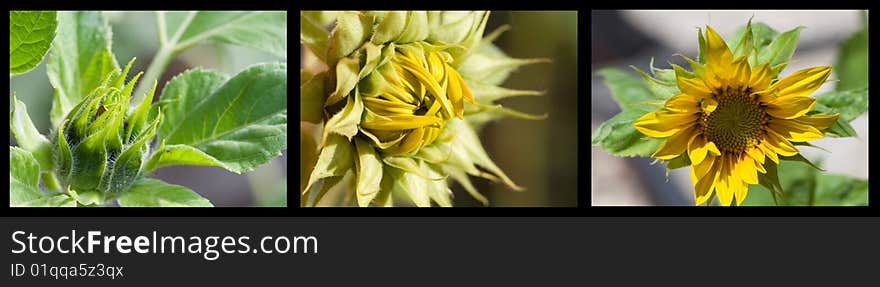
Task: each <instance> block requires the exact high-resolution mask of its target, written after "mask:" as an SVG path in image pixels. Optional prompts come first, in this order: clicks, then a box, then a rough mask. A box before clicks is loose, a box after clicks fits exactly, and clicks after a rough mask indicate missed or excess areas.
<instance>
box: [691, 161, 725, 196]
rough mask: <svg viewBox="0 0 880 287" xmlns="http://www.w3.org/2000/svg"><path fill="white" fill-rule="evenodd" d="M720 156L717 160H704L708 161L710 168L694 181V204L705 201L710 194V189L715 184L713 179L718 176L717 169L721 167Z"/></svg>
mask: <svg viewBox="0 0 880 287" xmlns="http://www.w3.org/2000/svg"><path fill="white" fill-rule="evenodd" d="M720 161H721V160H720V158H718V159H717V160H711V161H710V160H708V159H707V160H706V161H704V162H710V164H709V165H710V166H711V167H710V168H709V170H708V172H707V173H705V174H704V175H703V176H701V177H700V178H699V181H697V182H696V184H695V187H694V202H695V204H696V205H700V204H703V203H705V202H706V200H708V199H709V196H711V195H712V190H713V189H714V188H715V187H716V186H717V183H716V181H715V179H717V178H718V173H719V172H718V171H719V168H720V167H721V163H720Z"/></svg>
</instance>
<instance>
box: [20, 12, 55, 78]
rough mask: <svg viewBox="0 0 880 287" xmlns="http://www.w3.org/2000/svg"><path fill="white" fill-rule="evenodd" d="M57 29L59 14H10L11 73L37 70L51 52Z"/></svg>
mask: <svg viewBox="0 0 880 287" xmlns="http://www.w3.org/2000/svg"><path fill="white" fill-rule="evenodd" d="M57 26H58V21H57V18H56V12H55V11H9V74H11V75H16V74H23V73H26V72H28V71H30V70H32V69H33V68H35V67H37V65H39V64H40V62H42V61H43V57H44V56H46V53H47V52H49V47H50V46H51V45H52V39H54V38H55V28H56V27H57Z"/></svg>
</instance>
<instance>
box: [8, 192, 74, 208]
mask: <svg viewBox="0 0 880 287" xmlns="http://www.w3.org/2000/svg"><path fill="white" fill-rule="evenodd" d="M16 206H17V207H76V200H74V199H73V198H71V197H70V196H68V195H66V194H59V195H55V196H46V197H40V198H37V199H34V200H31V201H26V202H22V203H21V204H18V205H16Z"/></svg>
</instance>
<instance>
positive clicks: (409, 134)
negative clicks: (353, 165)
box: [361, 46, 476, 155]
mask: <svg viewBox="0 0 880 287" xmlns="http://www.w3.org/2000/svg"><path fill="white" fill-rule="evenodd" d="M449 60H450V58H449V56H448V54H446V53H444V52H442V51H424V50H422V49H417V48H410V47H406V46H401V47H398V48H396V49H395V52H394V55H393V56H392V58H391V60H390V61H389V62H388V63H387V64H386V65H383V66H382V67H380V68H379V69H378V70H377V71H376V72H374V74H373V75H375V76H373V77H371V78H370V79H373V80H375V81H377V82H378V86H379V87H378V89H375V90H374V91H373V92H371V93H364V94H362V95H363V96H364V97H363V101H364V106H365V114H364V115H363V120H362V121H361V132H363V133H364V135H365V136H367V137H369V138H370V139H372V140H373V143H374V145H375V146H376V147H378V148H379V149H381V150H382V151H383V152H384V153H385V154H387V155H403V154H412V153H415V152H416V151H418V150H419V149H420V148H421V147H423V146H426V145H430V144H431V143H433V142H434V140H436V139H437V137H438V136H439V135H440V133H441V131H442V130H443V127H444V126H445V123H446V121H448V120H450V119H452V118H453V117H458V118H459V119H463V118H464V101H465V100H467V101H469V102H470V103H472V104H476V102H475V101H474V97H473V95H471V92H470V90H468V88H467V85H466V84H465V83H464V81H463V80H462V78H461V76H460V75H459V74H458V72H456V71H455V69H453V68H452V66H450V65H449V63H448V62H449Z"/></svg>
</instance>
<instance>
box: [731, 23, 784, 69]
mask: <svg viewBox="0 0 880 287" xmlns="http://www.w3.org/2000/svg"><path fill="white" fill-rule="evenodd" d="M749 29H750V30H751V32H752V33H751V39H750V40H749V41H748V42H746V45H749V46H750V47H749V49H747V50H748V51H746V50H742V51H741V53H746V52H748V53H749V65H750V66H752V67H757V66H758V63H757V62H758V58H757V55H758V53H756V52H755V51H762V50H764V49H765V48H767V46H769V45H770V43H772V42H773V39H775V38H776V36H778V35H779V32H777V31H776V30H773V28H770V26H768V25H767V24H764V23H760V22H759V23H751V27H749V25H748V24H747V25H743V26H742V27H739V28H738V29H736V31H735V32H734V33H733V35H731V36H730V38H728V39H727V45H728V46H729V47H730V49H731V50H732V51H737V49H740V48H739V45H740V43H742V40H743V37H744V36H745V33H746V30H749Z"/></svg>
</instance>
